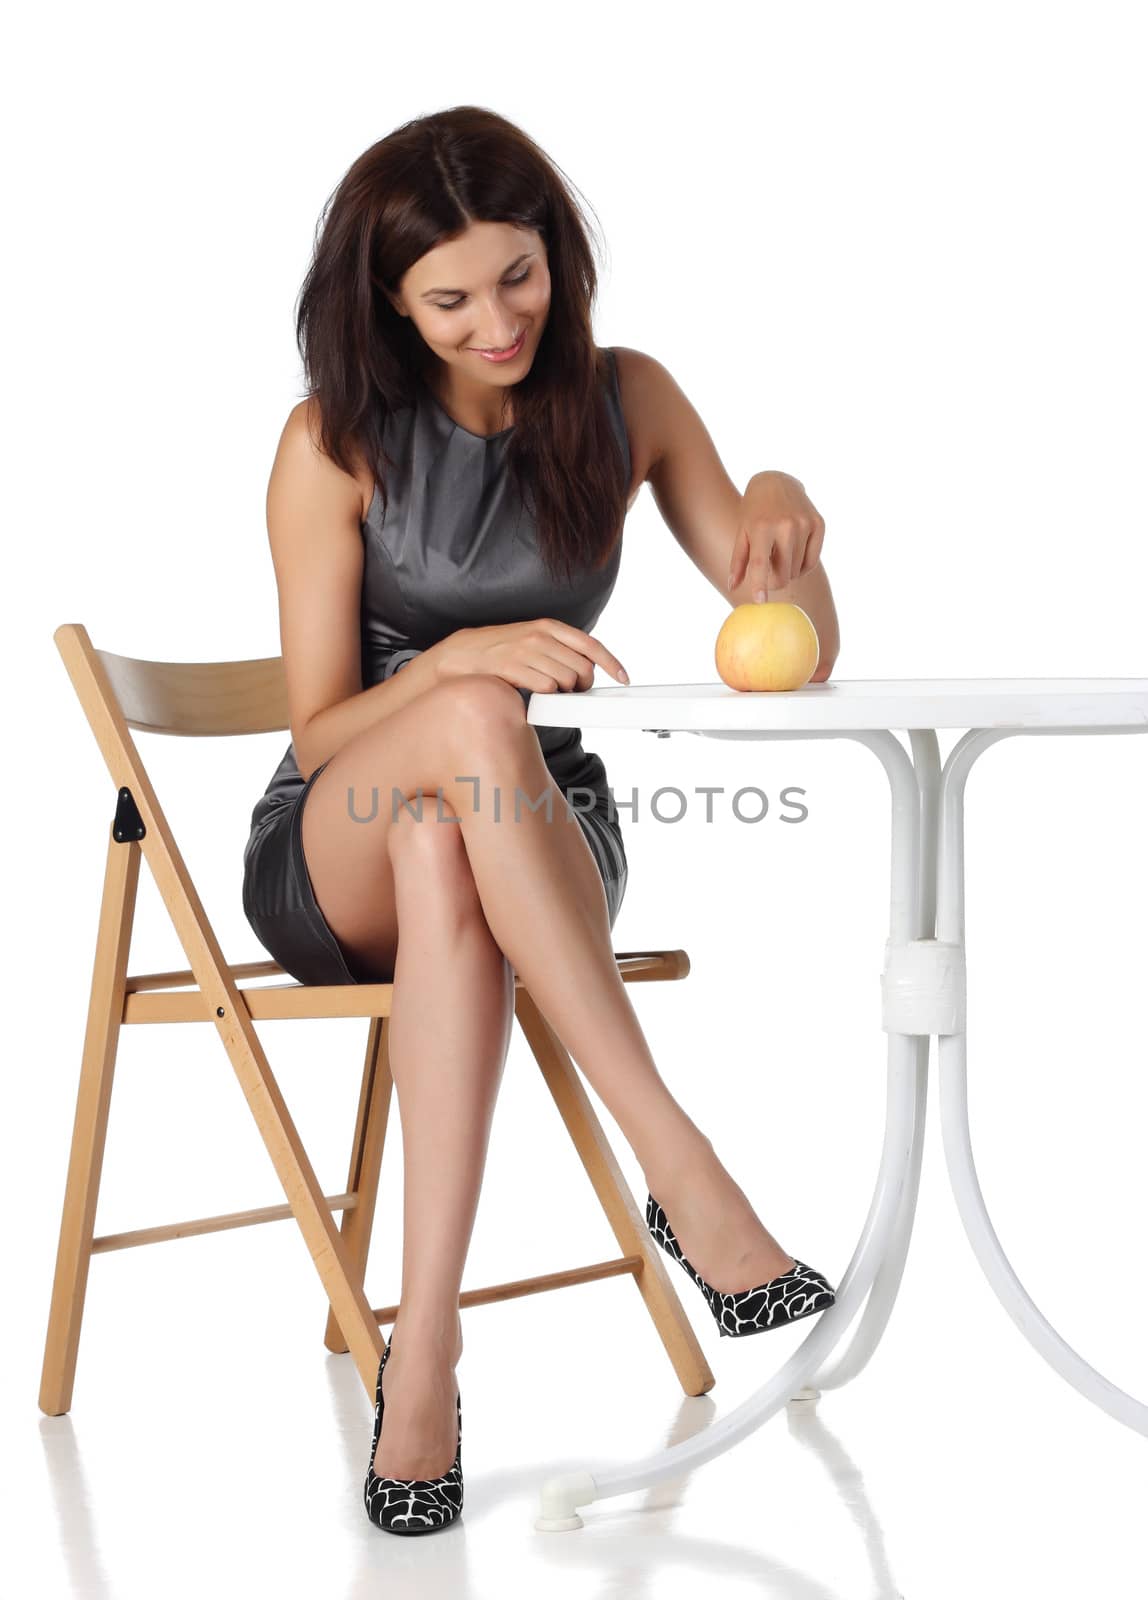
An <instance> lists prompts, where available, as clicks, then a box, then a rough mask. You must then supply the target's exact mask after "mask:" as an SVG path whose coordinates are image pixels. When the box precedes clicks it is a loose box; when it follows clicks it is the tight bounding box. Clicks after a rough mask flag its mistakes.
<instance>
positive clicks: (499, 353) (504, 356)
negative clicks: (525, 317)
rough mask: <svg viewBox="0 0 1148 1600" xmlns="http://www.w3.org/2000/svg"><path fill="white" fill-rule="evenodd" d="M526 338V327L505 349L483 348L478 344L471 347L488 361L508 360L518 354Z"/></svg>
mask: <svg viewBox="0 0 1148 1600" xmlns="http://www.w3.org/2000/svg"><path fill="white" fill-rule="evenodd" d="M525 340H526V329H525V328H523V330H522V332H521V333H520V334H519V335H518V338H517V339H516V340H515V342H514V343H513V344H512V345H508V346H507V347H506V348H505V349H504V350H481V349H479V348H478V346H477V345H475V346H472V347H471V348H472V349H474V351H475V354H476V355H480V356H485V357H486V359H487V360H488V361H508V360H509V359H510V358H511V356H515V355H517V354H518V352H519V350H520V349H521V348H522V345H523V344H524V343H525Z"/></svg>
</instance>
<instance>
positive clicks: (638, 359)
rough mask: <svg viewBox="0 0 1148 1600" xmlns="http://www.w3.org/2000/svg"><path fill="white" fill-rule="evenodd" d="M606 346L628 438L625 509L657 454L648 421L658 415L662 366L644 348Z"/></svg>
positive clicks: (635, 497) (631, 503) (634, 496)
mask: <svg viewBox="0 0 1148 1600" xmlns="http://www.w3.org/2000/svg"><path fill="white" fill-rule="evenodd" d="M606 348H607V349H608V350H609V351H610V353H611V354H612V355H613V357H614V365H615V368H616V370H617V373H618V395H619V398H620V400H621V402H622V414H623V416H624V418H625V421H626V434H627V437H628V438H629V441H630V460H631V464H632V471H631V474H630V488H629V492H628V494H627V496H626V500H627V509H628V508H629V506H632V505H633V503H634V501H635V500H636V499H637V497H638V491H639V490H640V489H641V487H642V485H643V484H644V483H645V481H646V479H647V478H648V477H649V475H650V468H651V467H652V466H653V463H654V459H655V457H656V455H657V441H656V439H655V438H654V437H653V433H652V428H651V421H652V419H653V418H655V417H656V416H657V415H658V408H657V406H656V405H655V404H653V403H652V402H653V401H654V399H655V397H656V396H657V394H658V392H659V385H660V382H661V381H662V374H663V373H664V371H665V369H664V368H663V367H662V365H661V363H660V362H658V361H655V360H654V358H653V356H648V355H647V354H646V353H645V351H644V350H635V349H633V348H632V347H631V346H630V345H624V344H615V345H608V346H606Z"/></svg>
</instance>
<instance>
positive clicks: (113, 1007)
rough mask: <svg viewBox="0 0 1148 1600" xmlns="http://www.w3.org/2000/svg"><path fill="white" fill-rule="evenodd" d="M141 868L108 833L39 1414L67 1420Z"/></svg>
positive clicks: (136, 853)
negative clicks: (64, 1415)
mask: <svg viewBox="0 0 1148 1600" xmlns="http://www.w3.org/2000/svg"><path fill="white" fill-rule="evenodd" d="M139 870H140V848H139V845H138V844H136V843H135V842H134V841H133V842H131V843H129V844H126V845H125V844H121V843H118V842H117V841H116V840H115V838H114V837H113V836H112V834H111V830H110V828H109V834H108V856H107V863H106V865H105V868H104V892H103V898H102V899H101V901H100V919H99V931H98V933H97V936H96V955H95V963H94V970H93V974H92V987H91V993H90V996H89V999H88V1020H87V1027H86V1030H85V1033H84V1053H83V1058H82V1062H81V1066H80V1085H79V1092H78V1094H77V1096H76V1116H75V1121H74V1123H73V1125H72V1146H71V1154H70V1155H69V1157H68V1179H67V1186H66V1188H65V1191H64V1209H63V1217H62V1219H61V1222H60V1240H59V1244H58V1246H57V1250H56V1274H55V1278H54V1280H53V1283H52V1305H51V1310H50V1311H49V1313H48V1334H47V1338H46V1340H45V1343H44V1362H43V1368H42V1370H41V1374H40V1409H41V1411H44V1412H46V1413H47V1415H48V1416H50V1417H59V1416H62V1415H63V1414H64V1412H66V1411H68V1410H70V1408H71V1404H72V1389H73V1386H74V1384H75V1377H76V1357H77V1354H78V1352H79V1347H80V1325H81V1323H82V1321H83V1316H84V1297H85V1295H86V1293H87V1287H88V1265H89V1263H90V1261H91V1259H92V1238H93V1234H94V1231H95V1221H96V1201H97V1197H98V1195H99V1188H100V1174H101V1171H102V1169H103V1162H104V1144H105V1141H106V1137H107V1129H108V1111H109V1109H110V1106H111V1098H112V1079H113V1075H114V1072H115V1063H116V1052H117V1049H118V1046H119V1036H120V1028H121V1026H122V1019H123V1011H124V996H125V992H126V990H125V980H126V978H127V970H128V957H129V953H130V950H131V940H132V922H133V919H134V915H135V903H136V887H137V885H138V883H139Z"/></svg>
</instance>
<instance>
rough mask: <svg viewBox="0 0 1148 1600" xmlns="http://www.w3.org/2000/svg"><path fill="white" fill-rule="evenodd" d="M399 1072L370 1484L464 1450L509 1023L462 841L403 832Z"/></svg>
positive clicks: (504, 972)
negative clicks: (395, 1229)
mask: <svg viewBox="0 0 1148 1600" xmlns="http://www.w3.org/2000/svg"><path fill="white" fill-rule="evenodd" d="M389 843H390V846H391V849H390V857H391V866H392V870H393V875H394V883H395V895H396V904H397V908H398V915H399V919H400V925H401V929H402V933H401V937H400V939H399V943H398V950H397V955H396V960H395V973H394V983H395V991H394V997H393V1002H392V1009H391V1028H390V1059H391V1069H392V1072H393V1074H394V1079H395V1088H396V1091H397V1094H398V1099H399V1112H400V1116H401V1119H402V1130H403V1283H402V1294H401V1304H400V1308H399V1312H398V1316H397V1318H396V1321H395V1326H394V1329H393V1330H392V1334H391V1354H390V1358H389V1359H388V1361H387V1366H386V1370H385V1372H384V1373H383V1398H384V1401H385V1406H384V1410H383V1426H382V1430H381V1432H380V1436H379V1444H378V1448H377V1450H376V1452H375V1471H376V1472H378V1473H380V1474H382V1475H384V1476H387V1477H393V1478H435V1477H439V1476H441V1475H442V1474H443V1473H444V1472H447V1471H448V1470H449V1468H450V1466H451V1464H452V1462H453V1461H454V1457H455V1451H456V1448H457V1444H458V1418H457V1412H456V1409H455V1396H456V1394H457V1393H458V1385H457V1383H456V1381H455V1374H454V1368H455V1363H456V1362H457V1361H458V1359H459V1357H460V1356H461V1354H462V1333H461V1320H460V1318H459V1313H458V1297H459V1292H460V1288H461V1282H462V1274H463V1267H464V1263H465V1260H466V1254H467V1249H468V1247H469V1244H470V1237H471V1231H472V1229H473V1226H474V1218H475V1213H476V1211H477V1207H478V1196H479V1191H480V1189H481V1186H482V1174H483V1168H484V1166H485V1163H486V1151H487V1146H488V1142H489V1137H490V1127H491V1121H492V1117H493V1112H494V1105H495V1101H496V1099H497V1095H498V1088H499V1084H500V1083H501V1080H502V1070H503V1065H504V1063H505V1060H506V1053H507V1047H508V1045H509V1042H510V1032H511V1025H512V1021H513V1015H514V978H513V973H512V972H511V970H510V967H509V966H508V965H507V962H506V959H505V957H504V956H503V954H502V952H501V950H499V948H498V946H497V945H496V944H495V942H494V940H493V939H492V937H491V935H490V930H489V929H488V928H487V926H486V921H485V919H484V917H483V913H482V907H481V905H480V903H479V900H478V894H477V891H476V889H475V885H474V878H473V876H472V875H471V871H470V867H469V865H468V863H467V859H466V851H465V849H464V847H463V843H462V835H461V829H460V828H459V827H458V826H457V825H455V826H453V827H452V826H450V825H449V824H446V823H444V824H443V825H442V826H441V827H439V826H436V825H435V824H434V823H432V822H427V821H423V822H421V823H420V822H416V821H413V820H412V819H410V818H409V817H404V818H400V820H399V821H398V823H397V824H396V826H395V827H394V828H393V829H392V830H391V833H390V840H389Z"/></svg>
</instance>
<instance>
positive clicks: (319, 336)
mask: <svg viewBox="0 0 1148 1600" xmlns="http://www.w3.org/2000/svg"><path fill="white" fill-rule="evenodd" d="M569 191H570V186H569V180H567V179H566V178H565V175H564V174H563V173H562V172H561V169H560V168H559V167H557V166H556V164H555V163H554V162H552V161H551V159H550V158H549V157H548V156H547V155H546V154H545V153H544V152H543V151H542V150H541V149H540V148H539V147H538V145H536V144H535V143H534V141H533V140H532V139H530V138H529V137H528V136H527V134H525V133H524V132H523V131H522V130H521V129H520V128H518V127H516V126H515V125H514V124H513V123H512V122H508V121H507V120H506V119H505V118H504V117H500V116H498V115H497V114H496V113H495V112H493V111H488V110H486V109H484V108H483V107H481V106H469V105H467V106H452V107H451V108H450V109H449V110H445V111H437V112H434V113H433V114H431V115H428V116H424V117H417V118H415V119H414V120H413V121H410V122H404V123H403V124H402V125H401V126H400V127H398V128H396V129H395V131H394V132H393V133H390V134H388V135H387V136H386V138H385V139H380V140H379V142H378V143H377V144H373V145H371V147H370V148H369V149H368V150H365V151H364V152H363V154H362V155H361V156H359V158H358V160H356V161H355V162H354V164H353V165H352V166H351V167H350V169H349V170H348V171H347V173H346V175H345V176H344V177H343V179H342V181H341V182H340V184H339V186H338V188H337V189H336V190H335V192H334V193H333V194H332V195H331V196H330V198H329V199H328V200H327V202H326V204H325V206H324V208H323V214H322V217H321V219H320V224H319V227H318V228H317V230H316V243H315V253H314V259H313V261H312V263H311V266H310V268H309V270H308V272H307V276H306V279H305V280H304V283H303V287H302V289H301V291H300V296H299V302H298V307H297V312H296V336H297V339H298V344H299V350H300V354H301V355H302V357H303V364H304V372H305V375H306V379H307V385H308V393H309V394H311V395H314V396H315V397H316V399H317V401H318V405H319V414H320V417H321V419H322V420H321V437H320V441H319V442H320V445H321V448H322V449H323V450H324V451H325V452H326V454H327V455H328V456H330V458H331V459H332V460H333V461H334V462H336V463H337V464H338V465H339V466H340V467H342V468H343V470H344V471H345V472H352V473H353V472H354V471H355V469H356V465H357V463H358V461H359V460H360V459H365V460H367V461H369V462H370V463H371V465H372V470H373V471H374V474H375V481H376V483H377V484H378V486H379V489H380V492H381V494H382V497H383V508H384V510H385V509H386V503H387V488H386V474H385V472H384V471H383V463H384V462H385V463H386V465H387V466H394V465H395V463H394V462H392V461H391V460H390V459H389V457H387V456H386V455H385V454H384V450H383V431H384V428H385V425H386V420H387V417H388V415H389V414H390V412H391V411H392V410H397V409H399V408H400V407H402V406H405V405H410V404H412V403H413V401H414V397H415V391H416V388H417V385H418V383H419V382H420V377H421V372H422V370H423V367H424V362H425V357H426V356H427V355H428V354H429V351H428V350H427V347H426V344H425V341H424V340H423V339H422V336H421V334H420V333H419V331H418V329H417V328H416V327H415V326H414V323H413V322H412V320H411V319H410V318H409V317H403V316H400V315H399V313H398V312H397V311H396V310H395V308H394V306H393V305H392V304H391V302H390V300H389V299H388V298H387V295H386V294H385V293H384V292H383V291H384V288H385V289H387V290H389V291H390V292H391V293H397V292H398V286H399V282H400V280H401V279H402V277H403V275H404V273H406V272H407V270H408V269H409V268H410V267H411V266H412V265H413V264H414V263H415V262H416V261H417V260H418V259H419V258H420V257H421V256H423V255H425V254H426V252H427V251H428V250H431V249H433V248H434V247H435V246H436V245H438V244H442V243H444V242H446V241H448V240H451V239H454V238H456V237H457V236H458V235H460V234H462V233H464V232H465V231H466V229H467V228H468V227H469V226H470V224H471V223H472V222H508V223H511V224H513V225H515V226H517V227H522V228H531V229H535V230H536V231H537V232H538V233H539V234H540V235H541V236H542V240H543V242H544V244H545V246H546V251H547V257H548V265H549V271H550V280H551V299H550V308H549V313H548V316H547V321H546V325H545V327H544V329H543V333H542V338H541V340H540V341H539V344H538V347H537V351H536V353H535V357H534V361H533V363H532V364H531V368H530V371H529V372H528V373H527V375H526V376H525V377H524V378H523V379H521V381H520V382H519V383H517V384H515V385H514V429H513V432H512V433H511V434H510V436H509V445H508V449H507V467H508V470H509V471H510V473H511V474H512V478H513V481H514V482H515V484H516V485H517V488H518V491H519V493H520V495H521V496H522V500H523V504H524V505H525V506H526V508H527V510H528V511H529V512H530V513H531V514H532V515H533V517H534V520H535V524H536V527H537V530H538V543H539V549H540V551H541V553H542V556H543V558H544V560H545V562H546V564H547V566H548V567H549V569H550V571H551V572H552V574H554V575H555V576H557V577H561V578H567V579H568V578H569V577H570V576H571V574H572V573H573V572H574V571H576V570H580V569H593V568H595V567H597V566H599V565H601V564H603V563H604V562H605V561H606V559H607V557H608V556H609V554H610V551H611V550H612V549H613V547H614V544H615V541H616V539H617V538H618V536H619V535H620V533H621V526H622V521H623V518H624V516H625V508H626V492H627V489H628V487H629V485H628V483H627V482H626V473H625V461H624V458H623V456H622V452H621V448H620V445H619V442H618V440H617V437H616V434H615V432H614V429H613V427H612V426H611V423H610V417H609V415H608V412H607V409H606V401H605V394H604V387H603V386H604V381H605V378H606V368H605V362H606V357H605V355H604V354H600V353H599V351H598V350H597V348H596V346H595V344H594V336H593V327H592V316H591V311H592V306H593V302H594V298H595V294H596V292H597V283H598V275H597V271H596V269H595V265H594V259H593V254H592V248H591V237H590V234H589V232H588V229H587V227H586V224H585V222H584V221H583V218H582V215H581V212H580V210H579V208H578V206H577V205H576V204H575V203H574V201H573V199H572V198H571V194H570V192H569ZM504 405H505V398H504Z"/></svg>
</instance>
